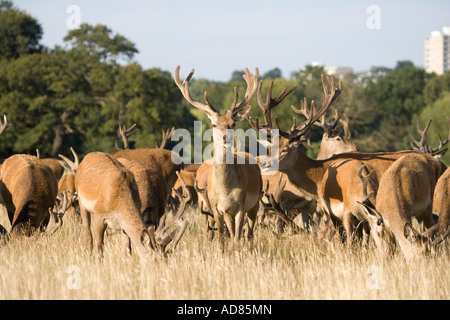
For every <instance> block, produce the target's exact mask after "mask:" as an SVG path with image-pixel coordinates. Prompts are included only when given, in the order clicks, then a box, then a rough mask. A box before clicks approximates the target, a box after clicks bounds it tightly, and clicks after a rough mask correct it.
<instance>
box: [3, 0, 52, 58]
mask: <svg viewBox="0 0 450 320" xmlns="http://www.w3.org/2000/svg"><path fill="white" fill-rule="evenodd" d="M42 34H43V32H42V27H41V25H40V24H39V23H38V21H37V20H36V19H34V18H33V17H31V16H30V15H29V14H27V13H26V12H24V11H20V10H18V9H17V8H15V7H14V6H13V3H12V2H11V1H6V0H1V1H0V59H2V58H3V59H17V58H18V57H20V56H21V55H24V54H29V53H35V52H39V51H41V50H42V49H43V46H42V45H41V44H40V43H39V41H40V40H41V38H42Z"/></svg>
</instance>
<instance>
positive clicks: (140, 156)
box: [111, 148, 183, 201]
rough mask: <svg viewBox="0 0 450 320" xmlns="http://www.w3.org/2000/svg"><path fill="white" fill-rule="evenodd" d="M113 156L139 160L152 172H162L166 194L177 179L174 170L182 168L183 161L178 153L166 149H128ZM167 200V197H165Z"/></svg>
mask: <svg viewBox="0 0 450 320" xmlns="http://www.w3.org/2000/svg"><path fill="white" fill-rule="evenodd" d="M111 156H113V157H114V158H123V159H128V160H135V161H139V162H140V163H142V164H143V165H145V166H146V167H147V169H150V170H152V171H154V172H159V173H161V174H162V176H163V177H164V179H165V180H166V186H167V193H166V194H167V195H169V194H170V192H171V190H172V187H173V186H174V184H175V181H176V180H177V175H176V172H177V171H180V170H181V169H183V163H182V160H181V158H180V156H179V155H178V154H176V153H175V152H172V151H171V150H166V149H150V148H148V149H145V148H144V149H128V150H120V151H116V152H114V153H112V154H111ZM166 201H167V199H166Z"/></svg>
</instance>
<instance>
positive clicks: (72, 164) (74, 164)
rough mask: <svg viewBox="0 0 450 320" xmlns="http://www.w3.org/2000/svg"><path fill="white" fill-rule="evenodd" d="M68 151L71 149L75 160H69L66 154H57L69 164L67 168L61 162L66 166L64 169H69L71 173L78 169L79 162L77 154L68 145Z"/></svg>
mask: <svg viewBox="0 0 450 320" xmlns="http://www.w3.org/2000/svg"><path fill="white" fill-rule="evenodd" d="M70 151H72V154H73V157H74V159H75V162H73V161H72V160H69V158H67V157H66V156H64V155H62V154H59V155H58V156H59V157H60V158H61V159H63V160H64V161H65V162H66V163H67V165H68V166H69V167H68V168H67V167H66V166H65V165H64V164H63V166H64V167H66V169H69V170H70V171H72V172H73V173H75V172H76V171H77V169H78V165H79V164H80V160H79V159H78V155H77V153H76V152H75V150H73V148H72V147H70Z"/></svg>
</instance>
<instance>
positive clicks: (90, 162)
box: [75, 152, 185, 260]
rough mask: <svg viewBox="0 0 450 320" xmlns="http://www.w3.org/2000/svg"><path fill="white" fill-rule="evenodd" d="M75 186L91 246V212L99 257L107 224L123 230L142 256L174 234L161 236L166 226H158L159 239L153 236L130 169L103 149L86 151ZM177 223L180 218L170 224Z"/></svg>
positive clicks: (145, 255) (101, 252)
mask: <svg viewBox="0 0 450 320" xmlns="http://www.w3.org/2000/svg"><path fill="white" fill-rule="evenodd" d="M75 188H76V190H77V193H78V201H79V203H80V212H81V217H82V221H83V226H84V229H85V232H86V241H87V245H88V248H89V250H92V247H93V239H92V233H91V228H90V225H91V215H92V218H93V226H94V236H95V242H96V251H97V253H98V255H99V256H100V257H101V256H103V242H104V232H105V229H106V227H107V226H109V227H110V228H111V229H113V230H123V231H124V232H125V233H126V234H127V236H128V237H129V238H130V240H131V242H132V243H133V245H134V247H135V249H136V251H137V253H138V255H139V257H140V258H141V259H143V260H146V259H147V258H148V257H149V255H150V253H151V249H155V245H162V246H164V250H165V248H166V246H167V245H168V244H169V243H170V241H171V239H172V238H173V236H172V234H170V235H169V236H164V233H165V232H166V231H167V228H159V230H157V231H158V232H157V233H156V236H157V237H158V239H159V238H161V239H162V240H160V241H159V242H158V240H156V241H155V240H154V236H155V235H154V234H153V232H152V231H153V229H151V230H150V233H149V228H148V227H147V226H146V225H145V223H144V220H143V217H142V215H141V199H140V196H141V195H142V194H143V193H141V194H140V190H139V186H138V184H137V183H136V179H135V177H134V175H133V173H132V172H131V171H130V170H128V169H127V168H126V167H125V166H124V165H123V164H121V163H120V162H119V161H118V160H117V159H115V158H113V157H112V156H110V155H108V154H106V153H102V152H92V153H89V154H87V155H86V156H85V157H84V159H83V161H81V163H80V165H79V168H78V170H77V173H76V175H75ZM142 202H143V201H142ZM180 215H181V214H180ZM149 216H150V217H151V215H149ZM176 223H179V221H174V222H173V223H171V225H172V224H176ZM180 224H181V222H180ZM184 229H185V228H184ZM183 232H184V230H183ZM170 236H172V237H170ZM179 237H181V236H179ZM178 240H179V239H178Z"/></svg>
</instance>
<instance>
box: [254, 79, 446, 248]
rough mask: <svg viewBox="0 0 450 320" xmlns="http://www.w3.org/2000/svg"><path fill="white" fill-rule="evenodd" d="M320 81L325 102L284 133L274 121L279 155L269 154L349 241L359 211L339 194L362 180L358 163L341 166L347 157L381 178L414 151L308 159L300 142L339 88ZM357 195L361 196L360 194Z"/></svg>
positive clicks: (267, 160)
mask: <svg viewBox="0 0 450 320" xmlns="http://www.w3.org/2000/svg"><path fill="white" fill-rule="evenodd" d="M322 84H323V88H324V101H323V103H322V107H321V108H320V109H319V111H317V112H316V111H315V107H314V104H313V103H312V106H311V109H310V111H309V112H308V113H309V115H310V116H309V117H307V120H306V121H304V122H303V123H301V124H300V125H297V124H296V121H295V118H294V122H293V125H292V127H291V129H290V130H289V131H287V132H286V131H283V130H280V128H279V126H278V123H277V129H279V135H278V136H276V137H272V139H279V140H278V145H279V148H278V154H275V155H273V154H272V155H271V156H272V157H274V158H277V160H278V165H279V169H278V170H279V171H281V172H283V173H285V174H287V176H288V179H289V181H290V182H291V183H292V184H293V185H294V186H295V187H296V188H298V189H300V190H301V191H302V192H304V193H305V194H306V195H307V196H308V197H310V198H312V199H314V200H316V201H317V202H318V204H319V205H320V206H321V207H322V208H323V209H324V210H326V212H327V213H328V214H329V215H330V216H331V218H332V219H333V221H334V222H335V224H337V225H341V224H342V225H343V227H344V229H345V232H346V234H347V244H351V243H352V240H353V228H354V226H355V223H356V222H357V220H358V218H357V216H359V214H357V213H355V212H352V209H351V208H348V207H346V206H344V202H343V198H342V195H343V194H345V193H347V194H351V191H349V192H347V191H346V190H344V188H353V189H360V188H359V187H357V186H360V183H361V182H360V180H359V177H358V174H357V170H358V166H356V165H353V166H352V169H351V170H352V172H351V174H350V173H348V171H347V170H349V169H344V168H346V167H347V166H345V164H346V163H347V162H348V161H350V160H358V161H360V162H361V163H363V164H365V165H366V166H367V167H368V168H373V169H375V172H376V176H377V177H378V179H380V178H381V177H382V176H383V173H384V171H386V170H387V169H388V168H389V167H390V166H391V165H392V163H393V162H394V161H395V160H397V159H398V158H400V157H401V156H403V155H405V154H411V153H417V152H416V151H400V152H380V153H360V152H352V153H342V154H339V155H335V156H333V157H331V158H329V159H325V160H314V159H310V158H308V157H307V156H306V155H305V154H304V153H303V152H302V151H301V150H300V149H299V148H298V146H299V144H300V143H302V142H304V141H306V140H307V137H308V135H309V132H310V127H311V125H312V124H313V123H314V122H315V121H316V120H318V119H319V118H320V117H321V116H322V115H323V114H324V113H325V112H326V110H327V109H328V108H329V107H330V106H331V104H332V103H333V101H335V99H336V98H337V97H338V96H339V94H340V92H341V85H340V84H339V88H336V87H335V83H334V79H333V78H332V77H328V78H327V81H325V77H323V76H322ZM328 88H329V91H328ZM305 100H306V99H305ZM304 104H306V101H304ZM292 109H293V110H294V111H295V112H296V113H303V112H301V111H300V110H298V109H296V108H295V107H292ZM271 153H272V151H271ZM427 159H428V160H429V161H430V162H431V163H433V166H439V169H438V170H440V164H439V163H436V162H434V161H437V160H436V159H434V158H432V157H428V158H427ZM271 161H272V160H271V158H270V157H266V158H265V159H262V160H261V161H260V165H261V167H262V169H263V170H267V169H266V168H270V167H271ZM355 170H356V171H355ZM340 176H342V177H345V176H351V177H352V178H351V179H346V178H344V180H345V184H342V182H341V183H340V182H339V181H338V180H339V177H340ZM359 194H360V195H361V193H359ZM356 200H360V199H353V200H352V201H350V202H351V203H354V202H355V201H356ZM352 208H353V205H352Z"/></svg>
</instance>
